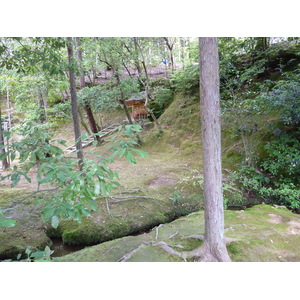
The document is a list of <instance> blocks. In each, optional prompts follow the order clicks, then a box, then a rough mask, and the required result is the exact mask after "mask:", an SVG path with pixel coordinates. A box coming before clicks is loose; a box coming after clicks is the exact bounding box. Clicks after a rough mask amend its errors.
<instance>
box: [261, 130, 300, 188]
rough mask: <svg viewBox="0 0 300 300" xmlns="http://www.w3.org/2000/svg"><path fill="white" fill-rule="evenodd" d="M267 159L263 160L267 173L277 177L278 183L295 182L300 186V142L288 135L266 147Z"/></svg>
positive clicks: (262, 165)
mask: <svg viewBox="0 0 300 300" xmlns="http://www.w3.org/2000/svg"><path fill="white" fill-rule="evenodd" d="M264 148H265V150H266V157H265V158H264V159H262V160H261V163H260V165H261V167H262V168H263V169H264V171H265V172H267V173H269V174H271V175H272V176H275V177H276V181H278V182H282V183H284V182H287V181H290V180H293V183H295V184H300V142H299V140H298V139H295V138H292V137H291V136H289V135H288V134H282V135H280V137H279V138H277V139H275V140H274V141H271V142H269V143H267V144H266V145H265V147H264Z"/></svg>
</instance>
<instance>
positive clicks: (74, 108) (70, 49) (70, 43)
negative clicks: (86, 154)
mask: <svg viewBox="0 0 300 300" xmlns="http://www.w3.org/2000/svg"><path fill="white" fill-rule="evenodd" d="M67 40H68V61H69V80H70V94H71V105H72V116H73V123H74V134H75V141H76V150H77V157H78V159H79V161H78V165H79V169H80V170H82V167H83V152H82V142H81V132H80V123H79V116H78V106H77V93H76V81H75V73H74V70H73V68H74V63H73V60H74V54H73V39H72V38H71V37H67Z"/></svg>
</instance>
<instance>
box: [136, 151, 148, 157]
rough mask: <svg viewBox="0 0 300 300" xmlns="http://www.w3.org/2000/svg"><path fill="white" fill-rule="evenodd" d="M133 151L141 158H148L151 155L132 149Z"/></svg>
mask: <svg viewBox="0 0 300 300" xmlns="http://www.w3.org/2000/svg"><path fill="white" fill-rule="evenodd" d="M132 151H134V152H136V153H137V154H138V155H139V156H140V157H148V156H149V154H148V153H146V152H145V151H142V150H139V149H132Z"/></svg>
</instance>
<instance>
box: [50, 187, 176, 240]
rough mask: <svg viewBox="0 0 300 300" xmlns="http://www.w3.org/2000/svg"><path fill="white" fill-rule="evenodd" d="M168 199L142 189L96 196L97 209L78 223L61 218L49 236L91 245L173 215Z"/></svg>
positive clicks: (135, 231) (146, 228) (167, 220)
mask: <svg viewBox="0 0 300 300" xmlns="http://www.w3.org/2000/svg"><path fill="white" fill-rule="evenodd" d="M168 204H170V203H169V202H168V201H163V200H159V199H155V198H153V197H150V196H147V195H145V193H144V192H142V191H139V192H133V193H129V194H125V195H118V197H117V196H116V195H115V196H112V197H111V198H110V199H99V200H98V208H99V209H98V211H96V212H94V213H93V214H92V217H84V218H83V220H82V223H81V224H78V223H76V222H75V221H73V220H65V221H62V222H61V223H60V225H59V227H58V228H57V229H56V230H54V229H53V228H52V227H51V226H50V225H49V227H48V230H47V234H48V236H50V237H62V240H63V242H64V243H66V244H74V245H93V244H98V243H102V242H105V241H109V240H113V239H117V238H120V237H124V236H126V235H129V234H136V233H137V232H141V231H143V230H148V229H149V228H152V227H154V226H156V225H159V224H161V223H165V222H170V221H171V220H172V218H173V215H172V213H171V212H170V209H169V205H168Z"/></svg>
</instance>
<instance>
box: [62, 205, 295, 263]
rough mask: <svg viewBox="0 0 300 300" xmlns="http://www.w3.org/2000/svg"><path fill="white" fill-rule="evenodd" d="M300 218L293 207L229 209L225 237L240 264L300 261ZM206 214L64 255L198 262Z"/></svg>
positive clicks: (90, 259)
mask: <svg viewBox="0 0 300 300" xmlns="http://www.w3.org/2000/svg"><path fill="white" fill-rule="evenodd" d="M299 232H300V216H299V215H295V214H293V213H292V212H290V211H288V210H287V209H283V208H275V207H272V206H269V205H257V206H254V207H252V208H249V209H246V210H242V211H225V235H226V237H228V238H233V239H235V240H234V241H233V242H231V243H229V244H228V245H227V248H228V251H229V253H230V257H231V259H232V261H234V262H285V261H300V248H299V242H300V236H299ZM203 233H204V213H203V212H198V213H197V212H196V213H192V214H190V215H188V216H184V217H181V218H179V219H177V220H175V221H173V222H171V223H168V224H163V225H160V226H157V227H155V228H153V229H152V230H151V231H150V232H149V233H144V234H142V235H139V236H127V237H124V238H120V239H116V240H113V241H109V242H105V243H102V244H100V245H96V246H91V247H87V248H85V249H83V250H80V251H78V252H75V253H73V254H69V255H66V256H63V257H61V261H64V262H78V261H88V262H97V261H106V262H107V261H110V262H112V261H132V262H133V261H144V262H155V261H160V262H164V261H168V262H172V261H173V262H174V261H182V262H183V261H193V258H192V257H189V255H188V254H189V252H191V251H192V250H194V249H195V248H197V247H199V246H201V243H202V242H201V240H200V239H199V238H198V237H197V236H198V235H203Z"/></svg>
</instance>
